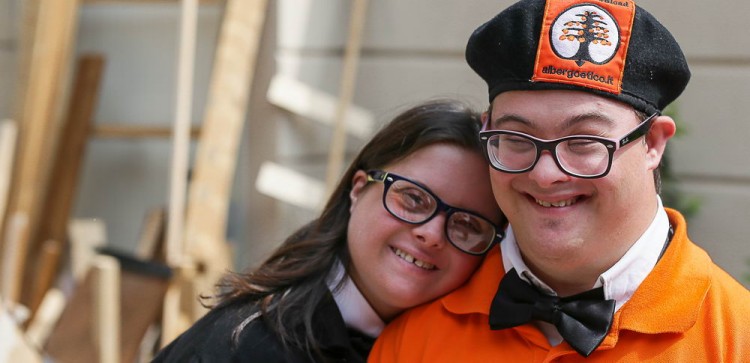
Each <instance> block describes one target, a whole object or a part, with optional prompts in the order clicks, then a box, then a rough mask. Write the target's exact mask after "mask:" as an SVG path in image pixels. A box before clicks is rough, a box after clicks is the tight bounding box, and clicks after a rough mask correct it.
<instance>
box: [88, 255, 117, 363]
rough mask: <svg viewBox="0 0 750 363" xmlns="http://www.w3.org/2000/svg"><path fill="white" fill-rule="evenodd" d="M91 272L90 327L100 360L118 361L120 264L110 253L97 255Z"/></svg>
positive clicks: (109, 362)
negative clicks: (92, 293) (92, 303)
mask: <svg viewBox="0 0 750 363" xmlns="http://www.w3.org/2000/svg"><path fill="white" fill-rule="evenodd" d="M92 267H93V272H94V319H92V325H91V329H92V331H93V333H94V337H95V338H94V345H95V346H96V348H97V353H98V358H99V359H98V360H97V361H99V362H107V363H119V361H120V326H121V325H122V321H121V320H120V263H119V262H118V261H117V259H115V258H114V257H111V256H103V255H100V256H97V257H96V258H95V259H94V263H93V266H92Z"/></svg>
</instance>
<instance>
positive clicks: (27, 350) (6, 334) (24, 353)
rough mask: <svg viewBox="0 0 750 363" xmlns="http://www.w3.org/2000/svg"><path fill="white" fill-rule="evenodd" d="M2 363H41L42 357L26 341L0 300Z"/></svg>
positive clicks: (0, 348) (0, 355) (0, 358)
mask: <svg viewBox="0 0 750 363" xmlns="http://www.w3.org/2000/svg"><path fill="white" fill-rule="evenodd" d="M0 337H2V340H1V341H0V362H24V363H41V362H42V356H41V354H40V353H39V352H38V351H37V349H36V348H35V347H33V346H32V345H31V344H30V342H29V341H28V340H27V339H26V337H25V336H24V334H23V332H22V331H21V329H19V327H18V325H17V324H16V322H15V321H14V319H13V317H12V316H11V314H10V313H9V311H8V310H7V309H6V304H5V303H4V302H3V300H2V299H0Z"/></svg>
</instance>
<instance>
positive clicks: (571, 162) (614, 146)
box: [479, 112, 659, 179]
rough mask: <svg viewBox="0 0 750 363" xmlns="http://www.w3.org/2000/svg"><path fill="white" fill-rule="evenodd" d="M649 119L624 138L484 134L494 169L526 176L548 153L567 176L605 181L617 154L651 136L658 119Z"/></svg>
mask: <svg viewBox="0 0 750 363" xmlns="http://www.w3.org/2000/svg"><path fill="white" fill-rule="evenodd" d="M658 114H659V113H658V112H657V113H654V114H653V115H651V116H649V117H648V118H646V119H645V120H643V122H641V124H640V125H638V126H636V128H634V129H633V130H632V131H630V132H629V133H628V134H627V135H625V136H623V137H622V138H621V139H619V140H616V139H608V138H604V137H598V136H588V135H573V136H566V137H561V138H559V139H554V140H542V139H539V138H536V137H533V136H531V135H527V134H524V133H521V132H516V131H506V130H491V131H482V132H480V133H479V137H480V139H481V140H482V146H483V147H484V151H485V154H486V155H487V156H488V158H489V160H490V164H492V167H493V168H494V169H497V170H499V171H503V172H506V173H523V172H527V171H529V170H531V169H533V168H534V166H535V165H536V163H537V162H538V161H539V157H541V155H542V151H544V150H547V151H549V152H550V154H552V158H553V159H554V160H555V163H556V164H557V166H558V167H559V168H560V170H562V171H563V172H564V173H565V174H568V175H571V176H574V177H578V178H588V179H593V178H601V177H603V176H605V175H607V173H609V170H610V169H611V167H612V158H613V156H614V154H615V152H616V151H617V150H618V149H620V148H622V147H624V146H625V145H627V144H629V143H631V142H633V141H635V140H637V139H638V138H640V137H641V136H643V135H645V134H646V133H648V130H649V129H650V128H651V124H652V123H653V121H654V118H655V117H656V116H657V115H658Z"/></svg>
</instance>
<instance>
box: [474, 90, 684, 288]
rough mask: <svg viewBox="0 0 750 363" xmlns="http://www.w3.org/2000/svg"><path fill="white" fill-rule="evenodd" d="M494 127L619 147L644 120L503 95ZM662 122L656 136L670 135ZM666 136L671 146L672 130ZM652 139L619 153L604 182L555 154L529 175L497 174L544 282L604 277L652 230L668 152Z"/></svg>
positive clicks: (549, 94)
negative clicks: (559, 161)
mask: <svg viewBox="0 0 750 363" xmlns="http://www.w3.org/2000/svg"><path fill="white" fill-rule="evenodd" d="M661 118H662V117H660V118H659V119H661ZM666 119H668V118H666ZM490 121H491V122H490V124H489V125H488V129H500V130H511V131H517V132H522V133H525V134H528V135H531V136H534V137H537V138H540V139H546V140H551V139H556V138H560V137H564V136H570V135H594V136H600V137H605V138H610V139H620V138H621V137H623V136H624V135H626V134H627V133H628V132H629V131H630V130H632V129H633V128H634V127H636V126H637V125H638V124H639V123H640V122H641V121H642V120H641V119H639V118H638V116H636V113H635V111H634V110H633V108H632V107H630V106H628V105H625V104H623V103H620V102H617V101H614V100H610V99H607V98H604V97H600V96H596V95H593V94H589V93H584V92H578V91H557V90H554V91H510V92H505V93H501V94H500V95H498V96H497V97H496V98H495V100H494V101H493V104H492V115H490ZM662 122H666V121H663V120H662V121H658V122H655V123H654V125H653V126H652V131H653V128H654V127H656V128H660V127H663V126H662V125H661V123H662ZM669 122H671V119H669ZM657 123H659V125H657ZM673 126H674V124H673V123H672V129H671V130H672V132H673ZM667 134H668V136H666V138H664V140H663V142H664V143H666V139H668V138H669V136H671V133H670V132H669V130H667V132H666V133H665V135H667ZM662 136H663V135H662ZM647 139H649V140H650V135H647V136H646V138H641V139H639V140H636V141H634V142H631V143H630V144H628V145H626V146H625V147H623V148H622V149H619V150H617V152H616V153H615V154H614V158H613V161H612V168H611V170H610V172H609V174H607V175H606V176H604V177H602V178H598V179H582V178H577V177H572V176H570V175H567V174H565V173H563V172H562V171H561V170H560V169H559V168H558V166H557V165H556V164H555V161H554V160H553V156H552V155H551V154H550V153H549V152H548V151H544V152H543V153H542V155H541V157H540V159H539V161H538V162H537V164H536V166H535V167H534V168H533V169H532V170H530V171H527V172H524V173H520V174H509V173H504V172H501V171H497V170H494V169H490V177H491V181H492V187H493V192H494V194H495V199H496V200H497V202H498V205H499V206H500V207H501V209H502V210H503V211H504V212H505V213H506V214H507V216H508V219H509V221H510V224H511V225H512V226H513V231H514V233H515V235H516V239H517V241H518V245H519V248H520V249H521V252H522V254H523V256H524V259H525V261H526V263H527V264H528V265H529V267H530V268H531V269H532V270H533V271H534V272H535V273H537V274H539V275H540V277H542V278H543V279H544V276H545V275H554V276H556V277H557V278H563V279H566V278H568V277H569V278H570V279H573V278H574V277H575V276H576V275H579V274H585V273H589V274H591V275H598V274H599V273H601V272H603V271H605V270H607V269H608V268H609V267H611V266H612V265H613V264H614V263H615V262H616V261H617V260H619V259H620V257H622V255H623V254H624V253H625V252H626V251H627V249H628V248H630V246H631V245H632V244H633V243H634V242H635V241H636V240H637V239H638V238H639V237H640V235H641V234H642V233H643V232H644V231H645V230H646V228H647V227H648V225H649V224H650V223H651V221H652V219H653V217H654V213H655V210H656V206H657V202H656V191H655V187H654V183H653V170H654V169H655V168H656V167H658V164H659V160H660V158H661V153H662V151H663V145H660V146H659V147H657V148H653V145H649V144H650V143H651V142H646V140H647ZM656 139H657V141H656V142H657V143H661V142H662V138H660V137H657V138H656Z"/></svg>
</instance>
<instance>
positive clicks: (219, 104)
mask: <svg viewBox="0 0 750 363" xmlns="http://www.w3.org/2000/svg"><path fill="white" fill-rule="evenodd" d="M267 3H268V2H267V0H228V1H227V6H226V10H225V12H224V20H223V22H222V27H221V33H220V36H219V41H218V45H217V50H216V55H215V60H214V69H213V73H212V75H211V85H210V88H209V93H208V103H207V106H206V114H205V118H204V124H203V134H202V135H201V139H200V141H199V143H198V149H197V151H196V159H195V169H194V174H193V179H192V181H191V184H190V187H189V193H188V204H187V216H186V224H185V226H186V229H185V247H186V252H187V255H188V256H189V257H190V258H191V259H192V260H193V261H194V262H195V263H196V264H197V265H198V266H200V268H199V270H200V271H205V272H203V273H201V274H200V276H199V278H200V279H201V280H200V284H202V285H201V288H203V289H204V290H203V291H204V292H206V293H209V292H210V291H206V290H213V285H214V284H215V283H216V282H217V281H218V280H219V278H220V277H221V276H222V275H223V274H224V273H225V272H226V270H227V269H228V268H232V265H233V264H232V261H231V256H230V253H229V248H228V245H227V243H226V227H227V215H228V213H229V200H230V194H231V189H232V188H231V186H232V181H233V180H234V172H235V167H236V162H237V152H238V149H239V143H240V140H241V136H242V130H243V126H244V121H245V117H246V113H247V105H248V102H249V95H250V90H251V86H252V84H253V76H254V73H255V64H256V61H257V55H258V52H259V49H260V43H261V38H262V34H263V25H264V21H265V16H266V8H267ZM194 318H197V317H194Z"/></svg>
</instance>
